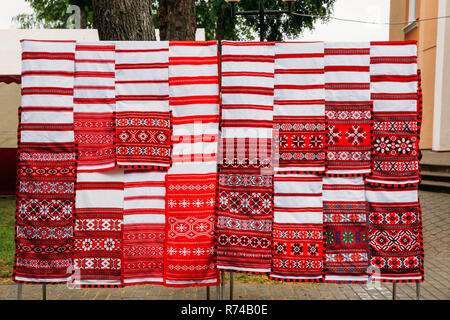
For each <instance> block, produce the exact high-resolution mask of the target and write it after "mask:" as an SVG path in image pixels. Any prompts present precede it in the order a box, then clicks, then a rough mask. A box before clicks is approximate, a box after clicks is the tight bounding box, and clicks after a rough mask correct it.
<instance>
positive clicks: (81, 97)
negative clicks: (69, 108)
mask: <svg viewBox="0 0 450 320" xmlns="http://www.w3.org/2000/svg"><path fill="white" fill-rule="evenodd" d="M114 49H115V46H114V43H109V42H77V45H76V52H75V79H74V82H75V83H74V88H75V90H74V96H73V102H74V110H73V111H74V115H73V116H74V131H75V142H76V143H77V145H78V148H77V156H78V171H80V172H81V171H83V172H89V171H103V170H110V169H112V168H114V166H115V159H114V112H115V92H114V89H115V84H114V81H115V80H114V77H115V76H114V62H115V53H114Z"/></svg>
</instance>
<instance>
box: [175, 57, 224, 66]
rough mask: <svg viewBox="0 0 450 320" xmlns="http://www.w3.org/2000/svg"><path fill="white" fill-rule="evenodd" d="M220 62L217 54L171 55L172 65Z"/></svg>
mask: <svg viewBox="0 0 450 320" xmlns="http://www.w3.org/2000/svg"><path fill="white" fill-rule="evenodd" d="M217 62H218V59H217V56H211V57H169V63H170V65H174V66H176V65H185V64H187V65H201V64H216V63H217Z"/></svg>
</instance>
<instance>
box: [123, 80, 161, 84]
mask: <svg viewBox="0 0 450 320" xmlns="http://www.w3.org/2000/svg"><path fill="white" fill-rule="evenodd" d="M168 82H169V80H120V81H116V83H117V84H119V83H120V84H124V83H168Z"/></svg>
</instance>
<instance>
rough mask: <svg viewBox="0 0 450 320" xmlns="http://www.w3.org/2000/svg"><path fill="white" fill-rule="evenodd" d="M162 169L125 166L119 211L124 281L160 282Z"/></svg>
mask: <svg viewBox="0 0 450 320" xmlns="http://www.w3.org/2000/svg"><path fill="white" fill-rule="evenodd" d="M165 179H166V173H165V172H158V171H142V170H131V169H130V170H125V175H124V181H125V183H124V203H123V206H124V211H123V214H124V216H123V228H122V241H123V244H122V245H123V266H122V281H123V284H124V285H132V284H133V285H134V284H148V283H154V284H162V283H163V275H164V268H163V263H164V237H165V205H166V203H165V195H166V182H165Z"/></svg>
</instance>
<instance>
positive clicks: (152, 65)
mask: <svg viewBox="0 0 450 320" xmlns="http://www.w3.org/2000/svg"><path fill="white" fill-rule="evenodd" d="M167 67H169V64H168V63H121V64H116V70H128V69H164V68H167Z"/></svg>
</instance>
